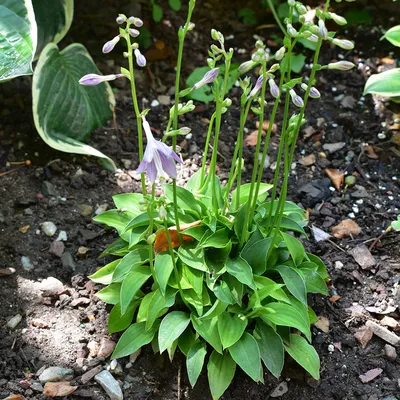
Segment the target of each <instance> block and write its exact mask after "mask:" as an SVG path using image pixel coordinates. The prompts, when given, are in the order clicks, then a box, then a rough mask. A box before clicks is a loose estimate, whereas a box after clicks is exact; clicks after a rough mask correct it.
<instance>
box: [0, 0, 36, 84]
mask: <svg viewBox="0 0 400 400" xmlns="http://www.w3.org/2000/svg"><path fill="white" fill-rule="evenodd" d="M36 43H37V25H36V21H35V14H34V11H33V7H32V2H31V0H3V1H2V2H1V4H0V49H1V51H0V82H1V81H4V80H7V79H11V78H15V77H16V76H21V75H31V74H32V60H33V56H34V55H35V51H36Z"/></svg>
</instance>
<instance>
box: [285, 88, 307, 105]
mask: <svg viewBox="0 0 400 400" xmlns="http://www.w3.org/2000/svg"><path fill="white" fill-rule="evenodd" d="M289 93H290V97H291V98H292V102H293V104H294V105H295V106H296V107H300V108H301V107H303V106H304V101H303V99H302V98H301V97H300V96H299V95H298V94H297V93H296V92H295V91H294V90H293V89H290V90H289Z"/></svg>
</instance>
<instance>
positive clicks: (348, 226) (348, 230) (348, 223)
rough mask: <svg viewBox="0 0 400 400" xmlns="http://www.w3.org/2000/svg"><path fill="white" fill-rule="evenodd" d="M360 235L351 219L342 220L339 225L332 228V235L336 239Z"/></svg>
mask: <svg viewBox="0 0 400 400" xmlns="http://www.w3.org/2000/svg"><path fill="white" fill-rule="evenodd" d="M360 233H361V228H360V227H359V226H358V224H357V222H355V221H353V220H352V219H344V220H343V221H341V222H340V224H339V225H336V226H334V227H333V228H332V234H333V236H335V238H337V239H343V238H344V237H346V236H358V235H359V234H360Z"/></svg>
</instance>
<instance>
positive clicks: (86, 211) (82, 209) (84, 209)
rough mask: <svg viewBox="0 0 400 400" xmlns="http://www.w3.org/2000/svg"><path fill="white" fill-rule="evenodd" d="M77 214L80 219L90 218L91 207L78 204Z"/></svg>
mask: <svg viewBox="0 0 400 400" xmlns="http://www.w3.org/2000/svg"><path fill="white" fill-rule="evenodd" d="M78 212H79V214H80V215H81V216H82V217H90V216H91V215H92V213H93V207H92V206H91V205H89V204H79V205H78Z"/></svg>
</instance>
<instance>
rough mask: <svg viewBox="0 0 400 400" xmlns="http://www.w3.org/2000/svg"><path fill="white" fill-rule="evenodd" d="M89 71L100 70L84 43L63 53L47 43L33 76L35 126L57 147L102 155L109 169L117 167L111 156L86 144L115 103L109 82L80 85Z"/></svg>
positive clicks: (70, 47) (67, 150)
mask: <svg viewBox="0 0 400 400" xmlns="http://www.w3.org/2000/svg"><path fill="white" fill-rule="evenodd" d="M88 73H100V72H99V71H98V69H97V67H96V65H95V63H94V62H93V60H92V58H91V57H90V54H89V53H88V52H87V50H86V48H85V47H84V46H82V45H81V44H72V45H70V46H68V47H66V48H65V49H64V50H63V51H61V52H60V51H59V49H58V47H57V46H56V45H55V44H53V43H50V44H48V45H47V46H46V47H45V48H44V49H43V51H42V54H41V55H40V58H39V61H38V64H37V66H36V69H35V73H34V75H33V85H32V97H33V101H32V106H33V117H34V121H35V126H36V129H37V131H38V132H39V134H40V136H41V137H42V139H43V140H44V141H45V142H46V143H47V144H48V145H49V146H51V147H53V148H54V149H56V150H60V151H64V152H67V153H76V154H84V155H90V156H95V157H100V158H102V159H103V161H105V162H106V164H107V165H106V167H107V168H108V169H115V165H114V163H113V161H112V160H111V159H110V158H108V157H107V156H106V155H104V154H103V153H101V152H100V151H98V150H96V149H95V148H93V147H91V146H88V145H87V144H85V143H83V142H84V141H85V140H86V139H87V138H88V136H89V135H90V134H91V132H92V131H93V129H95V128H97V127H99V126H102V125H104V123H105V122H106V121H107V120H108V119H110V118H111V116H112V106H113V105H115V99H114V95H113V93H112V90H111V87H110V86H109V85H108V83H107V82H106V83H101V84H100V85H98V86H94V87H86V86H81V85H80V84H79V82H78V81H79V79H80V78H81V77H82V76H83V75H85V74H88Z"/></svg>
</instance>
